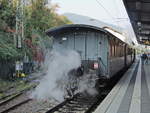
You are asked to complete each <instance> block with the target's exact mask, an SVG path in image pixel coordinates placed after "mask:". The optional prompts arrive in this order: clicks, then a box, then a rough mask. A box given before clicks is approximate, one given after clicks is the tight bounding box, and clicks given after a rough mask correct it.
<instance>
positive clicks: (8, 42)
mask: <svg viewBox="0 0 150 113" xmlns="http://www.w3.org/2000/svg"><path fill="white" fill-rule="evenodd" d="M17 57H21V52H20V51H19V50H17V48H16V47H15V46H14V42H13V36H12V35H11V34H9V33H5V32H0V59H5V60H7V59H13V58H17Z"/></svg>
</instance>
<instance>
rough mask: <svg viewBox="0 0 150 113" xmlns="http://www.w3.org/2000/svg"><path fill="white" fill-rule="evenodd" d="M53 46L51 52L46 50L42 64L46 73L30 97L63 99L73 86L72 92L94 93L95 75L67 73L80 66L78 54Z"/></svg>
mask: <svg viewBox="0 0 150 113" xmlns="http://www.w3.org/2000/svg"><path fill="white" fill-rule="evenodd" d="M54 48H55V49H53V50H52V51H51V52H47V55H46V59H45V65H44V66H45V67H44V68H45V71H46V75H45V76H44V78H43V79H42V80H41V81H40V84H39V85H38V86H37V87H36V89H35V91H33V92H32V95H31V96H32V98H36V99H38V100H48V99H51V98H53V99H55V100H57V101H63V100H64V97H65V96H66V94H67V93H68V91H69V90H71V89H73V88H74V89H75V88H76V90H75V91H74V93H79V92H87V93H89V94H91V95H94V94H95V93H96V90H95V88H94V87H95V78H96V75H93V74H86V75H83V76H82V77H76V76H74V75H71V73H69V72H70V71H71V70H73V69H77V68H78V67H80V66H81V59H80V55H79V54H78V53H77V52H76V51H73V50H68V49H63V48H62V47H59V45H56V46H55V47H54Z"/></svg>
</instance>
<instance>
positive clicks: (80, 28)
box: [46, 24, 106, 36]
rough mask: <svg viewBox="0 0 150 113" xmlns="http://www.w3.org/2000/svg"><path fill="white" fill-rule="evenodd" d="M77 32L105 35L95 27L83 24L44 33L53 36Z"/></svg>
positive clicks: (102, 30)
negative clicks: (89, 31)
mask: <svg viewBox="0 0 150 113" xmlns="http://www.w3.org/2000/svg"><path fill="white" fill-rule="evenodd" d="M79 30H94V31H100V32H104V33H106V31H105V30H104V29H102V28H99V27H96V26H91V25H85V24H68V25H64V26H60V27H56V28H52V29H49V30H47V31H46V34H47V35H49V36H55V35H57V34H59V33H64V32H75V31H79Z"/></svg>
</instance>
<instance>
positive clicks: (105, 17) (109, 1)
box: [51, 0, 136, 43]
mask: <svg viewBox="0 0 150 113" xmlns="http://www.w3.org/2000/svg"><path fill="white" fill-rule="evenodd" d="M51 2H52V3H57V4H58V5H59V7H60V8H59V9H58V11H57V12H58V13H59V14H64V13H75V14H79V15H83V16H88V17H91V18H93V19H97V20H100V21H103V22H107V23H110V24H114V25H118V26H121V27H123V28H124V29H125V32H126V34H128V35H129V36H128V37H132V40H133V41H134V42H135V43H136V38H135V35H134V32H133V29H132V27H131V24H130V21H129V18H128V15H127V13H126V10H125V7H124V4H123V2H122V0H52V1H51Z"/></svg>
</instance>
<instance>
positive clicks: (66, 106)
mask: <svg viewBox="0 0 150 113" xmlns="http://www.w3.org/2000/svg"><path fill="white" fill-rule="evenodd" d="M104 97H105V96H104V95H103V96H102V95H95V96H90V95H87V94H86V95H85V94H77V95H75V96H74V97H73V98H71V99H68V100H65V101H64V102H62V103H60V104H58V105H57V106H55V107H54V108H52V109H50V110H48V111H47V112H46V113H91V111H93V110H94V108H95V107H96V106H97V105H98V104H99V103H100V102H101V101H102V100H103V98H104Z"/></svg>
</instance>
